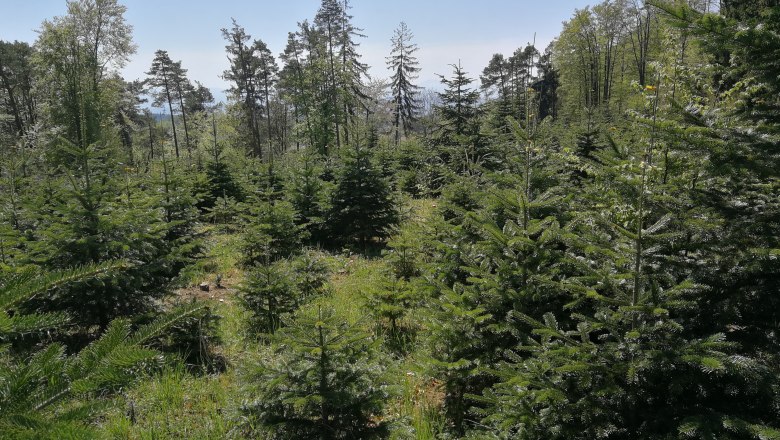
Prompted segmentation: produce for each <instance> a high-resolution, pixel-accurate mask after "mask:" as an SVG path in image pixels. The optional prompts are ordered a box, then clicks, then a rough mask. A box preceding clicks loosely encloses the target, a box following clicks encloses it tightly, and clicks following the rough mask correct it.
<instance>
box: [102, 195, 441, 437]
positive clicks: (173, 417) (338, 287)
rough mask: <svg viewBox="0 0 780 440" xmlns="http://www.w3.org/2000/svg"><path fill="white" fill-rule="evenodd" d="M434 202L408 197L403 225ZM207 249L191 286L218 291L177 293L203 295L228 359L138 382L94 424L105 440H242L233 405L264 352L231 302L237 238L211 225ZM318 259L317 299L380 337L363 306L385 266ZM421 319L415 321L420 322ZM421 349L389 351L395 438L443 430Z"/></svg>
mask: <svg viewBox="0 0 780 440" xmlns="http://www.w3.org/2000/svg"><path fill="white" fill-rule="evenodd" d="M435 208H436V207H435V202H434V201H431V200H407V204H406V208H405V211H404V213H403V214H404V218H405V221H404V227H406V226H407V225H410V226H411V225H417V226H419V225H421V224H424V223H425V222H426V221H427V219H429V218H430V217H431V216H432V215H433V212H434V211H435ZM202 232H203V233H204V236H205V239H204V244H205V246H206V251H205V255H204V257H203V259H202V260H201V261H199V262H198V264H197V265H195V268H194V270H193V271H192V272H191V273H190V274H189V278H188V280H189V283H190V284H189V285H190V286H192V285H194V284H198V283H200V282H202V281H209V282H211V283H212V284H213V282H214V279H215V278H216V276H217V274H220V275H221V276H222V284H223V285H224V288H223V289H212V291H211V292H209V293H208V294H206V295H203V292H199V291H198V289H196V288H191V287H189V288H184V289H182V290H181V291H180V292H179V294H180V296H182V297H185V298H186V297H194V298H198V299H201V300H202V299H203V298H204V297H205V298H208V300H209V301H211V302H212V303H213V304H214V311H215V312H216V313H217V314H218V315H220V316H221V317H222V319H221V320H220V323H219V330H218V331H219V335H220V337H221V339H222V345H221V346H220V347H219V354H221V355H222V356H224V358H225V359H226V361H227V369H226V371H224V372H223V373H220V374H213V375H200V376H198V375H192V374H190V373H187V372H186V371H185V370H184V369H183V368H182V367H170V368H168V369H167V370H165V371H164V372H163V373H162V374H161V375H158V376H156V377H154V378H151V379H149V380H147V381H144V382H141V383H139V384H138V385H136V386H135V387H134V388H132V389H129V390H127V391H126V392H125V393H124V395H123V396H121V397H117V398H115V399H113V400H111V401H110V402H109V405H108V409H107V410H106V411H105V413H104V414H103V415H102V417H101V419H100V421H99V427H100V429H101V433H102V437H103V438H106V439H132V440H135V439H178V438H193V439H230V438H242V435H241V429H240V418H239V414H238V409H239V405H240V402H241V401H242V399H243V398H245V397H248V396H245V395H244V393H245V392H246V391H244V390H243V388H242V383H241V377H242V376H241V374H240V373H239V372H240V370H241V368H242V366H243V365H247V364H248V363H252V359H255V358H257V357H260V356H263V355H267V349H266V348H265V347H264V346H263V345H261V344H260V343H258V342H255V341H250V340H248V338H246V337H245V335H246V323H247V315H248V312H247V311H245V310H244V309H243V308H242V307H241V306H240V305H239V303H238V301H237V300H236V296H235V295H236V291H235V287H236V286H237V285H238V284H239V283H240V282H241V279H242V277H243V271H242V270H241V269H240V267H239V265H238V257H239V255H240V235H238V234H237V233H233V232H230V231H226V230H225V229H223V228H220V227H217V226H213V225H209V226H205V227H204V229H203V231H202ZM315 254H316V256H317V257H318V258H320V259H322V261H323V262H325V263H326V265H327V266H328V267H329V268H330V269H331V273H332V274H331V276H330V280H329V286H328V287H329V288H328V293H327V294H326V295H323V296H322V297H319V298H316V299H315V300H314V301H317V302H320V303H322V304H323V305H330V306H333V307H334V309H335V310H336V312H337V313H338V315H339V316H342V317H343V318H344V319H345V320H346V321H348V322H350V323H352V324H355V323H358V324H359V325H361V326H365V327H364V328H365V329H366V330H369V331H372V332H375V333H376V334H377V335H378V336H380V337H383V336H384V335H383V333H384V330H383V328H382V327H381V326H378V325H376V322H375V321H374V319H373V316H372V315H371V313H370V310H368V304H369V298H370V296H371V295H372V294H373V292H374V291H375V289H377V288H378V287H379V286H382V285H383V281H384V280H385V279H387V277H388V273H389V267H388V263H387V262H386V261H385V260H383V259H381V258H376V257H373V256H370V257H366V256H362V255H359V254H351V253H343V254H331V253H328V252H324V251H317V252H316V253H315ZM421 315H424V313H422V311H419V310H411V311H410V313H409V314H408V315H407V317H406V318H405V320H407V321H413V322H409V323H408V324H409V325H410V326H417V328H420V327H419V326H420V322H421V321H419V320H420V316H421ZM418 321H419V322H418ZM425 351H426V347H423V346H420V344H418V343H416V342H415V343H412V344H411V346H410V347H408V349H406V350H404V351H403V352H404V353H405V355H399V354H398V353H394V352H392V351H391V350H390V351H388V353H387V356H386V358H387V359H388V362H390V363H391V365H389V368H388V371H389V372H390V373H389V374H388V382H389V383H388V386H389V388H391V389H393V390H395V393H394V394H393V397H392V398H391V400H390V401H389V402H387V405H386V414H385V416H384V417H385V418H386V419H387V420H389V421H391V422H392V424H393V425H394V426H397V427H398V429H397V430H396V431H395V432H396V433H395V434H394V435H393V437H392V438H396V439H402V438H403V439H406V438H410V439H411V438H415V439H434V438H437V437H438V436H440V435H441V433H442V432H443V428H444V419H443V417H442V412H441V402H442V398H443V396H442V393H441V390H440V386H439V384H438V383H437V381H436V380H434V379H433V378H431V377H428V376H426V374H425V369H424V368H423V366H422V365H423V364H422V362H423V361H421V359H425V356H426V355H425Z"/></svg>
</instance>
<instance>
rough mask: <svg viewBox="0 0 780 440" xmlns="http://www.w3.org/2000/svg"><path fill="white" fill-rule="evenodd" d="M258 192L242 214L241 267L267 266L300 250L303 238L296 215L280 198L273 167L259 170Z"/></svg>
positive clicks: (288, 204)
mask: <svg viewBox="0 0 780 440" xmlns="http://www.w3.org/2000/svg"><path fill="white" fill-rule="evenodd" d="M259 180H260V181H259V182H258V183H257V185H258V188H257V190H256V192H255V194H253V195H252V196H251V197H250V198H249V199H248V202H247V205H248V208H247V211H248V212H247V213H246V214H244V221H245V223H246V229H245V232H244V234H243V242H244V243H243V246H242V253H243V256H242V261H241V262H242V264H244V265H245V266H247V267H250V266H252V265H255V264H262V265H269V264H271V263H272V262H274V261H276V260H279V259H280V258H286V257H289V256H291V255H293V254H295V253H297V252H298V251H299V250H300V247H301V242H302V240H303V238H304V236H303V232H302V228H301V226H299V224H298V223H297V217H298V213H297V212H296V211H295V209H294V208H293V207H292V205H291V204H290V202H288V201H286V200H283V199H282V198H281V191H280V189H281V188H280V184H281V182H280V181H279V180H278V178H277V175H276V174H275V171H274V168H273V166H269V167H266V168H265V169H264V170H263V173H262V174H261V176H260V178H259Z"/></svg>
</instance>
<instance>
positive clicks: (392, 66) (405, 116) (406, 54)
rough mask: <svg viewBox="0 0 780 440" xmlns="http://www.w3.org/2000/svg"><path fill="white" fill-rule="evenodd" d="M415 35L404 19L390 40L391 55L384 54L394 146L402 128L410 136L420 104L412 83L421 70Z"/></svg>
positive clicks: (399, 138) (416, 87) (405, 134)
mask: <svg viewBox="0 0 780 440" xmlns="http://www.w3.org/2000/svg"><path fill="white" fill-rule="evenodd" d="M412 38H414V35H413V34H412V31H410V30H409V28H408V27H407V26H406V23H404V22H403V21H402V22H401V24H400V25H399V26H398V28H397V29H396V30H395V33H394V34H393V37H392V38H391V39H390V42H391V44H392V46H393V47H392V49H390V56H389V57H387V68H388V69H389V70H391V71H392V72H393V75H392V76H391V77H390V81H391V83H390V88H391V90H392V96H393V97H392V101H391V104H392V106H393V110H392V120H393V130H394V131H395V145H396V146H398V143H399V142H400V140H401V130H403V134H404V136H408V135H409V130H411V128H412V123H413V122H414V121H415V120H416V119H417V112H418V111H419V109H420V105H419V103H418V100H417V94H418V93H419V90H420V87H419V86H417V85H415V84H413V83H412V81H414V80H415V79H417V72H419V71H420V68H419V67H417V66H418V62H417V57H415V56H414V53H415V52H417V50H418V48H417V45H416V44H414V43H412Z"/></svg>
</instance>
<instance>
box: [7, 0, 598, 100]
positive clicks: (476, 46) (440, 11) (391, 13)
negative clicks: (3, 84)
mask: <svg viewBox="0 0 780 440" xmlns="http://www.w3.org/2000/svg"><path fill="white" fill-rule="evenodd" d="M120 2H121V3H123V4H124V5H126V6H127V14H126V15H125V18H126V19H127V21H128V22H129V23H130V24H132V25H133V27H134V32H133V39H134V41H135V43H136V44H137V45H138V52H137V53H136V54H135V55H134V56H133V58H132V61H131V62H130V64H129V65H128V66H127V67H126V68H125V69H124V71H123V73H124V76H125V77H126V78H127V79H135V78H140V77H143V76H144V72H145V71H146V70H147V69H148V68H149V65H150V64H151V60H152V57H153V55H154V51H155V50H157V49H165V50H167V51H168V52H169V53H170V55H171V58H173V59H174V60H182V63H183V66H184V67H185V68H187V69H189V72H190V73H189V75H190V78H191V79H196V80H199V81H201V82H202V83H204V84H205V85H206V86H208V87H210V88H212V89H215V91H219V90H222V89H225V88H226V85H225V83H224V82H223V81H222V79H221V78H220V77H219V75H220V74H221V73H222V71H223V70H225V68H226V66H227V61H226V59H225V54H224V45H225V43H224V41H223V39H222V35H221V33H220V29H221V28H223V27H229V26H230V19H231V17H233V18H236V20H238V22H239V24H241V25H242V26H244V28H246V30H247V32H249V33H250V34H251V35H252V37H253V38H260V39H262V40H263V41H265V42H266V43H267V44H268V46H269V47H270V48H271V50H272V51H274V52H275V53H277V54H278V53H279V52H280V51H282V50H283V49H284V45H285V43H286V40H287V33H288V32H290V31H294V30H296V23H297V22H299V21H303V20H305V19H309V20H311V19H312V18H313V17H314V14H315V13H316V11H317V8H318V6H319V4H320V0H287V1H283V0H282V1H278V0H276V1H271V0H255V1H239V0H220V1H205V0H190V1H184V0H124V1H122V0H120ZM0 3H2V6H3V8H2V9H3V14H2V15H0V39H3V40H23V41H29V42H33V41H34V40H35V38H36V35H37V34H36V32H35V30H36V29H37V28H38V27H39V25H40V23H41V21H43V20H44V19H46V18H50V17H53V16H56V15H63V14H64V13H65V11H66V7H65V1H64V0H0ZM350 3H351V5H352V6H353V7H352V9H351V13H352V15H353V16H354V19H353V22H354V24H355V25H356V26H358V27H361V28H363V29H364V33H365V34H366V36H367V38H364V39H362V40H361V48H362V50H361V53H362V54H363V60H364V61H365V62H367V63H368V64H369V65H370V66H371V74H372V76H375V77H386V76H388V71H387V70H386V68H385V56H387V55H388V52H389V50H390V37H391V36H392V35H393V30H394V29H395V28H396V27H397V26H398V23H399V22H401V21H402V20H403V21H406V23H407V25H408V26H409V28H410V29H411V30H412V32H413V33H414V35H415V40H414V41H415V42H416V43H417V44H418V45H419V46H420V50H419V52H418V53H417V57H418V59H419V61H420V67H421V68H422V71H421V72H420V80H419V83H420V84H421V85H424V86H428V87H430V86H435V85H436V84H437V83H438V77H437V76H436V74H445V75H448V74H449V73H450V70H451V69H450V68H449V67H448V64H451V63H457V62H458V60H459V59H460V60H461V62H462V65H463V66H464V68H465V69H466V71H467V72H468V73H469V74H470V76H472V77H474V78H477V77H478V76H479V73H480V72H481V70H482V69H483V68H484V66H485V65H486V64H487V62H488V61H489V60H490V57H491V56H492V54H494V53H498V52H500V53H504V54H507V55H508V54H511V53H512V52H513V51H514V50H515V49H516V48H518V47H521V46H524V45H525V44H526V43H528V42H531V41H532V40H533V38H534V33H536V42H537V47H540V48H542V49H543V48H544V47H546V46H547V44H548V43H549V42H550V41H551V40H552V39H553V38H554V37H555V36H556V35H557V34H558V32H560V29H561V22H562V21H564V20H567V19H568V18H569V17H571V15H572V13H573V11H574V9H575V8H583V7H585V6H586V5H588V4H591V3H595V2H593V1H589V0H481V1H473V0H472V1H468V0H443V1H431V0H416V1H415V0H393V1H378V0H351V2H350ZM217 94H218V95H222V94H221V93H217Z"/></svg>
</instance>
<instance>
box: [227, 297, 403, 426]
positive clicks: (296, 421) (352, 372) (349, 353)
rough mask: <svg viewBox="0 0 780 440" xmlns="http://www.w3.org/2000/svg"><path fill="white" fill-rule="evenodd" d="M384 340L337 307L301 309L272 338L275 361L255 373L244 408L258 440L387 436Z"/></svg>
mask: <svg viewBox="0 0 780 440" xmlns="http://www.w3.org/2000/svg"><path fill="white" fill-rule="evenodd" d="M376 344H377V341H374V340H372V338H371V337H370V336H369V335H368V334H367V333H366V332H365V331H363V330H362V329H360V328H359V327H358V326H357V325H356V324H349V323H347V322H345V320H344V319H343V318H341V317H339V316H338V315H337V314H336V313H335V312H334V310H333V309H331V308H325V307H323V306H320V305H312V306H309V307H306V308H304V309H301V311H300V312H298V313H297V314H296V315H295V316H294V318H293V320H292V321H290V322H288V325H287V326H286V327H283V328H282V329H280V330H279V331H278V332H277V333H276V334H275V335H274V337H273V338H272V348H273V350H274V355H273V356H269V357H266V358H264V359H263V360H262V361H261V363H260V364H258V365H255V366H253V367H252V368H251V370H250V375H249V377H248V379H249V380H250V384H251V388H250V391H251V393H252V395H253V398H252V400H251V401H250V402H248V403H247V404H245V405H244V406H243V407H242V412H243V413H244V415H245V416H246V417H247V418H248V420H249V421H250V426H252V427H253V430H254V431H255V434H256V435H264V436H267V438H272V439H288V438H299V439H326V440H335V439H357V438H360V439H371V438H382V435H383V434H384V433H385V432H386V426H385V425H384V424H383V423H382V422H381V419H380V418H379V415H380V414H381V411H382V407H383V405H384V403H385V401H386V399H387V397H388V396H387V394H386V392H385V391H384V389H383V387H382V382H381V379H380V377H381V374H382V372H383V368H382V367H381V364H380V363H379V361H378V359H377V355H378V350H377V346H376Z"/></svg>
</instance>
